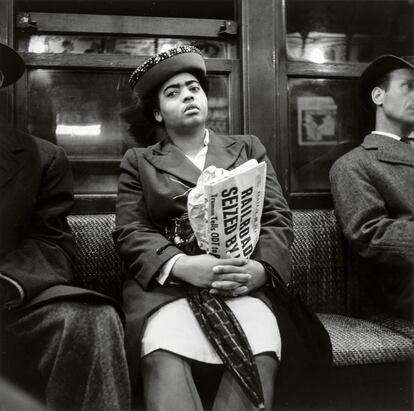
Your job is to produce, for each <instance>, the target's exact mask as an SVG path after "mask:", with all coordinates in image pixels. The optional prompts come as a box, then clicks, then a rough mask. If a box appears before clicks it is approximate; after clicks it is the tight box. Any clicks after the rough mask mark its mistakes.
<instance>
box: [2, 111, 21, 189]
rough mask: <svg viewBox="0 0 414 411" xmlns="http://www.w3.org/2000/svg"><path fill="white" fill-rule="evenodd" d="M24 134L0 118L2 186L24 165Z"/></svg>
mask: <svg viewBox="0 0 414 411" xmlns="http://www.w3.org/2000/svg"><path fill="white" fill-rule="evenodd" d="M24 147H25V146H24V141H23V134H22V133H21V132H19V131H17V130H15V129H14V128H13V127H11V126H10V125H9V124H7V122H6V121H5V120H4V119H3V118H0V187H2V186H4V185H5V184H6V183H7V182H8V181H9V180H11V179H12V177H13V176H14V175H15V174H16V173H17V172H18V171H19V170H20V169H21V168H22V167H23V165H24V159H23V156H22V155H21V153H22V152H23V151H24Z"/></svg>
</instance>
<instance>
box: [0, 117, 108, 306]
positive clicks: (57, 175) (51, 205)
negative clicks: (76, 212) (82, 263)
mask: <svg viewBox="0 0 414 411" xmlns="http://www.w3.org/2000/svg"><path fill="white" fill-rule="evenodd" d="M0 198H1V201H0V272H1V273H2V274H3V275H5V276H8V277H10V278H12V279H13V280H15V281H17V282H18V283H19V284H20V285H21V286H22V288H23V290H24V292H25V300H24V304H23V308H27V307H28V306H34V305H37V304H41V303H44V302H46V301H51V300H55V299H61V298H68V297H69V296H72V297H73V298H75V297H80V296H83V297H89V296H96V297H97V298H98V299H100V298H101V297H102V296H101V295H100V294H97V293H94V292H92V291H87V290H84V289H81V288H77V287H72V286H70V283H71V281H72V265H73V263H74V261H75V259H76V255H75V247H74V242H73V238H72V235H71V233H70V230H69V226H68V224H67V221H66V216H67V214H68V213H69V212H70V210H71V209H72V206H73V187H72V174H71V171H70V167H69V163H68V160H67V158H66V155H65V152H64V150H63V149H62V148H60V147H57V146H55V145H54V144H51V143H49V142H47V141H45V140H41V139H38V138H36V137H32V136H29V135H28V134H25V133H22V132H20V131H17V130H15V129H13V128H12V127H10V126H9V125H7V124H6V123H4V121H0Z"/></svg>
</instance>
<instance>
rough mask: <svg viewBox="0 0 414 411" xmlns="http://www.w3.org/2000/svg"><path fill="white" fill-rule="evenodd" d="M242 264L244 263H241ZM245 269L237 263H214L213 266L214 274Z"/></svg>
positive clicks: (237, 271) (239, 271)
mask: <svg viewBox="0 0 414 411" xmlns="http://www.w3.org/2000/svg"><path fill="white" fill-rule="evenodd" d="M243 265H244V264H243ZM245 272H246V270H245V269H244V267H243V266H238V265H233V264H231V265H230V264H229V265H216V266H215V267H213V273H216V274H230V273H245Z"/></svg>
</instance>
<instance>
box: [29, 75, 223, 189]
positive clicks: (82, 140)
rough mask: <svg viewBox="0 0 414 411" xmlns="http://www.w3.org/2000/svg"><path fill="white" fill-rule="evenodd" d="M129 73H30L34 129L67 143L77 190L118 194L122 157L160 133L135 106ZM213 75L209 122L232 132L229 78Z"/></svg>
mask: <svg viewBox="0 0 414 411" xmlns="http://www.w3.org/2000/svg"><path fill="white" fill-rule="evenodd" d="M129 75H130V73H129V72H102V71H94V70H93V71H63V70H44V69H36V70H32V71H30V72H29V91H28V128H29V132H30V133H32V134H34V135H37V136H39V137H42V138H44V139H46V140H49V141H52V142H53V143H56V144H58V145H60V146H62V147H64V148H65V150H66V152H67V154H68V156H69V159H70V160H71V162H72V168H73V173H74V178H75V193H77V194H81V193H115V192H116V188H117V175H118V169H119V161H120V159H121V158H122V156H123V154H124V153H125V151H126V150H127V149H128V148H130V147H133V146H138V147H143V146H147V145H149V144H152V143H154V142H155V141H156V139H157V137H158V136H159V134H158V133H157V130H155V129H154V128H153V127H152V125H151V124H149V122H148V121H147V120H146V119H145V117H144V116H143V114H142V113H141V112H140V110H137V108H136V102H135V99H134V96H133V93H132V92H131V90H130V89H129V86H128V78H129ZM209 78H210V94H209V117H208V121H207V124H208V126H209V127H211V128H212V129H213V130H215V131H216V132H218V133H228V132H229V98H228V93H229V91H228V78H227V77H226V76H221V75H212V76H210V77H209Z"/></svg>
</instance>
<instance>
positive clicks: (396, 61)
mask: <svg viewBox="0 0 414 411" xmlns="http://www.w3.org/2000/svg"><path fill="white" fill-rule="evenodd" d="M403 68H407V69H411V70H414V66H413V65H412V64H411V63H410V62H408V61H407V60H405V59H403V58H401V57H397V56H393V55H392V54H387V55H384V56H381V57H378V58H377V59H375V60H374V61H373V62H372V63H371V64H369V65H368V67H367V68H366V69H365V70H364V71H363V72H362V74H361V77H360V79H359V96H360V98H361V102H362V105H363V107H365V108H367V109H369V108H371V105H372V104H371V102H372V100H371V92H372V89H373V88H374V87H375V85H376V83H377V81H378V80H379V79H380V78H381V77H382V76H385V75H386V74H388V73H390V72H391V71H394V70H397V69H403Z"/></svg>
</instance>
